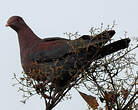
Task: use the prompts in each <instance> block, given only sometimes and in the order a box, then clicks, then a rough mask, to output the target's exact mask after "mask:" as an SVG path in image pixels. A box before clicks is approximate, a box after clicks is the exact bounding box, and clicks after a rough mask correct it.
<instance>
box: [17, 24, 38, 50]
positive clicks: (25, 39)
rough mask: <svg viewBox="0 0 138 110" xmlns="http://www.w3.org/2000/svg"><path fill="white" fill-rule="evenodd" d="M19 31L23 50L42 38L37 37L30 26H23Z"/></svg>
mask: <svg viewBox="0 0 138 110" xmlns="http://www.w3.org/2000/svg"><path fill="white" fill-rule="evenodd" d="M17 33H18V39H19V45H20V49H21V51H22V50H25V49H27V48H28V47H30V46H32V45H33V44H34V43H35V42H38V41H39V40H40V38H39V37H37V36H36V35H35V34H34V33H33V31H32V30H31V29H30V28H29V27H28V26H26V27H24V28H22V29H21V30H20V31H18V32H17Z"/></svg>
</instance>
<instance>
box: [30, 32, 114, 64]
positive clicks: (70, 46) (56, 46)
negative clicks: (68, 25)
mask: <svg viewBox="0 0 138 110" xmlns="http://www.w3.org/2000/svg"><path fill="white" fill-rule="evenodd" d="M114 34H115V31H113V30H110V31H104V32H102V33H100V34H98V35H96V36H95V37H93V38H92V39H91V36H88V35H83V36H81V37H80V38H79V39H76V40H68V39H64V38H58V37H56V38H47V39H43V40H42V44H41V45H40V46H39V49H37V50H38V51H36V52H34V53H31V55H30V57H31V59H32V60H33V61H37V62H39V63H43V62H50V61H53V60H55V59H64V58H65V57H66V56H68V55H70V54H75V53H76V51H77V52H78V51H79V50H80V49H81V50H82V49H86V48H88V47H89V46H94V47H95V46H97V45H95V44H99V45H101V43H102V45H104V44H105V43H106V42H107V41H109V40H110V38H111V37H112V36H113V35H114ZM97 48H99V47H97Z"/></svg>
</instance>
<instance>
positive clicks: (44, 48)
mask: <svg viewBox="0 0 138 110" xmlns="http://www.w3.org/2000/svg"><path fill="white" fill-rule="evenodd" d="M6 26H9V27H11V28H12V29H13V30H14V31H16V33H17V35H18V41H19V47H20V56H21V65H22V68H23V70H24V72H25V74H27V75H28V76H29V77H31V78H32V79H34V80H36V81H45V82H47V83H52V84H53V86H54V88H62V87H64V86H66V85H68V84H69V83H71V82H72V81H74V80H75V79H76V78H77V77H78V76H79V75H80V74H81V73H82V72H84V71H86V70H87V69H88V68H89V67H90V65H91V63H92V62H93V61H94V60H98V59H100V58H103V57H104V56H106V55H109V54H111V53H114V52H116V51H118V50H121V49H125V48H127V47H128V45H129V42H130V39H129V38H125V39H122V40H119V41H116V42H114V43H111V44H107V45H105V44H106V43H107V42H108V41H110V39H111V38H112V37H113V35H114V34H115V31H114V30H105V31H103V32H101V33H100V34H97V35H95V36H90V35H82V36H80V38H76V39H74V40H71V39H66V38H61V37H52V38H49V37H48V38H45V39H42V38H40V37H38V36H37V35H36V34H35V33H34V32H33V31H32V29H31V28H30V27H29V26H28V25H27V24H26V23H25V21H24V20H23V18H22V17H20V16H12V17H10V18H9V19H8V21H7V24H6ZM75 76H76V77H75Z"/></svg>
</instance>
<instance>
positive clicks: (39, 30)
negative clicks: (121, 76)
mask: <svg viewBox="0 0 138 110" xmlns="http://www.w3.org/2000/svg"><path fill="white" fill-rule="evenodd" d="M137 12H138V0H4V1H2V0H1V4H0V15H1V16H0V36H1V40H0V41H1V43H0V50H1V54H0V67H1V78H0V87H1V89H0V90H1V91H0V109H1V110H9V109H10V110H44V108H45V106H44V103H43V100H41V99H40V98H39V97H38V96H35V97H32V98H31V99H30V100H28V101H27V103H26V104H22V103H21V102H19V101H20V99H21V94H19V93H18V92H17V90H18V89H17V88H16V87H12V86H11V85H12V84H13V83H14V81H13V80H12V79H11V78H12V76H13V74H12V73H17V74H19V73H21V71H22V68H21V65H20V55H19V46H18V38H17V34H16V33H15V32H14V31H13V30H11V29H10V28H6V27H5V24H6V21H7V19H8V18H9V17H10V16H12V15H20V16H22V17H23V18H24V19H25V21H26V23H27V24H28V25H29V26H30V27H31V28H32V29H33V31H34V32H35V33H36V34H37V35H38V36H40V37H41V38H44V37H52V36H53V37H54V36H59V37H64V35H63V33H64V32H76V31H78V32H79V33H80V34H88V31H89V29H90V27H98V26H100V24H101V23H102V22H103V23H104V25H105V26H106V25H108V24H110V25H112V23H113V21H114V20H115V21H116V24H117V26H116V27H115V30H116V35H115V37H116V38H119V37H122V36H123V35H124V31H127V32H128V36H129V37H130V38H131V37H134V36H135V37H137V36H138V30H137V29H138V13H137ZM115 37H114V38H115ZM116 38H115V39H116ZM71 92H72V93H73V95H72V97H73V98H72V99H71V100H70V101H65V102H63V103H60V104H58V106H57V107H56V108H55V109H54V110H59V109H60V110H84V109H85V108H86V103H85V102H84V100H83V99H82V98H81V97H80V96H79V94H78V93H77V91H75V90H72V91H71Z"/></svg>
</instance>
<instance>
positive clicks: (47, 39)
mask: <svg viewBox="0 0 138 110" xmlns="http://www.w3.org/2000/svg"><path fill="white" fill-rule="evenodd" d="M56 40H69V39H65V38H60V37H51V38H45V39H42V41H44V42H47V41H56Z"/></svg>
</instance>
